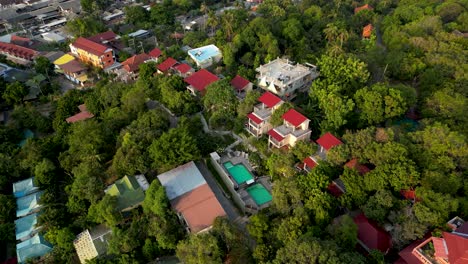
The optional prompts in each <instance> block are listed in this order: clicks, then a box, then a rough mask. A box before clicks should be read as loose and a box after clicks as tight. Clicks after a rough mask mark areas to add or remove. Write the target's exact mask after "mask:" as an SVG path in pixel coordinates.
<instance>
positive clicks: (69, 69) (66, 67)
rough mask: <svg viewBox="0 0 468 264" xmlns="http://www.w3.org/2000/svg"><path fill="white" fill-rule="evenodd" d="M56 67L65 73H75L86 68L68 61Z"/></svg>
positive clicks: (76, 62)
mask: <svg viewBox="0 0 468 264" xmlns="http://www.w3.org/2000/svg"><path fill="white" fill-rule="evenodd" d="M58 67H59V68H60V69H62V70H63V71H64V72H65V73H76V72H81V71H84V70H86V68H85V67H83V65H81V63H79V62H78V61H76V60H72V61H69V62H67V63H65V64H62V65H59V66H58Z"/></svg>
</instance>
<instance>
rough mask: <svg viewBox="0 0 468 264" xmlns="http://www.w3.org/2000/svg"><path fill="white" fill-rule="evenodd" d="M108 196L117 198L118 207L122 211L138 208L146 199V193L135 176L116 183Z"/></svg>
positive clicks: (108, 191)
mask: <svg viewBox="0 0 468 264" xmlns="http://www.w3.org/2000/svg"><path fill="white" fill-rule="evenodd" d="M107 194H109V195H112V196H117V207H118V209H119V210H121V211H123V210H125V209H128V208H131V207H134V206H137V205H139V204H140V203H142V202H143V200H144V199H145V193H144V192H143V189H141V187H140V185H139V184H138V182H137V180H136V179H135V177H134V176H125V177H123V178H122V179H120V180H118V181H116V182H115V183H114V184H113V185H112V186H111V187H110V188H109V189H108V190H107Z"/></svg>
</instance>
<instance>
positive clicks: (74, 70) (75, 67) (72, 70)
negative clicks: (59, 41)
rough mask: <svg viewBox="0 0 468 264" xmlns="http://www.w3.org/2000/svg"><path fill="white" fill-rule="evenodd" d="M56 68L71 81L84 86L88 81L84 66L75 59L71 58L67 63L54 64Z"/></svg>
mask: <svg viewBox="0 0 468 264" xmlns="http://www.w3.org/2000/svg"><path fill="white" fill-rule="evenodd" d="M56 66H57V68H58V70H56V72H59V73H63V75H64V76H65V77H66V78H67V79H68V80H70V81H72V82H73V83H76V84H79V85H80V86H84V85H85V83H86V82H87V81H88V75H87V73H86V71H87V70H86V68H85V67H84V66H83V65H82V64H81V63H80V62H79V61H77V60H75V59H73V60H70V61H69V62H67V63H64V64H61V65H56Z"/></svg>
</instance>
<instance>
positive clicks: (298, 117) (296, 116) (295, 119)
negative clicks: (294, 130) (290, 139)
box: [283, 109, 308, 127]
mask: <svg viewBox="0 0 468 264" xmlns="http://www.w3.org/2000/svg"><path fill="white" fill-rule="evenodd" d="M283 119H284V120H286V121H287V122H288V123H290V124H291V125H293V126H295V127H298V126H300V125H301V124H302V123H304V122H305V121H307V120H308V119H307V117H305V116H303V115H302V114H301V113H299V112H298V111H296V110H294V109H290V110H289V111H288V112H286V113H285V114H284V115H283Z"/></svg>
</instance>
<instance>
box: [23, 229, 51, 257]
mask: <svg viewBox="0 0 468 264" xmlns="http://www.w3.org/2000/svg"><path fill="white" fill-rule="evenodd" d="M51 250H52V245H51V244H50V243H49V242H47V241H46V240H44V237H42V235H39V234H36V235H34V236H33V237H32V238H30V239H28V240H25V241H23V242H21V243H19V244H17V245H16V256H17V258H18V263H27V260H28V259H32V258H37V257H42V256H44V255H45V254H47V253H49V252H50V251H51Z"/></svg>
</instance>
